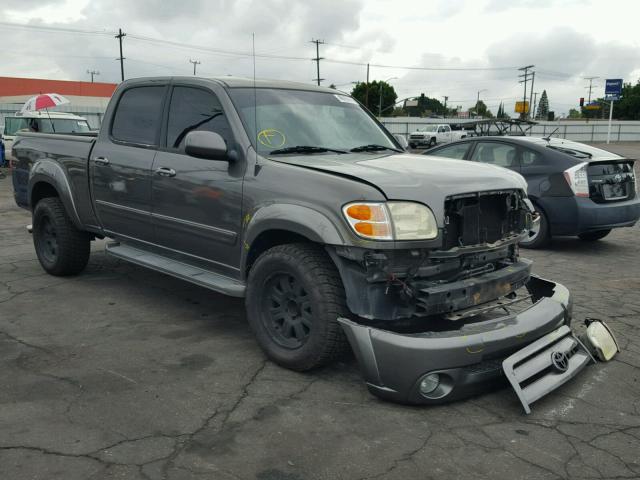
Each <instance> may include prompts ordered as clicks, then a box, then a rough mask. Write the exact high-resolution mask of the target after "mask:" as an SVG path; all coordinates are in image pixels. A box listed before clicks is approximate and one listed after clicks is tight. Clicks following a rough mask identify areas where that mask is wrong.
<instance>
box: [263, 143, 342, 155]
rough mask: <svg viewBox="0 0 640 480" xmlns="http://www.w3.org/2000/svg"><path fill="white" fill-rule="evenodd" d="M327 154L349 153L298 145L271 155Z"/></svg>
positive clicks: (273, 151) (273, 152)
mask: <svg viewBox="0 0 640 480" xmlns="http://www.w3.org/2000/svg"><path fill="white" fill-rule="evenodd" d="M325 152H333V153H347V152H345V151H344V150H336V149H335V148H327V147H312V146H309V145H296V146H295V147H286V148H278V149H277V150H271V151H270V152H269V155H280V154H285V153H307V154H311V153H325Z"/></svg>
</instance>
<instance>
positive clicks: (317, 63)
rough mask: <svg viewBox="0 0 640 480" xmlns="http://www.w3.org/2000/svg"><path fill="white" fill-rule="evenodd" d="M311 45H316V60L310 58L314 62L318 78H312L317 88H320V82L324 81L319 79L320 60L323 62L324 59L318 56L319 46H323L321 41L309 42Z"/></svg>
mask: <svg viewBox="0 0 640 480" xmlns="http://www.w3.org/2000/svg"><path fill="white" fill-rule="evenodd" d="M311 43H315V44H316V58H312V59H311V60H313V61H314V62H316V70H317V72H318V76H317V77H316V78H314V80H315V81H317V82H318V86H320V82H321V81H322V80H324V78H320V60H323V59H324V57H321V56H320V45H321V44H324V42H323V41H322V40H311Z"/></svg>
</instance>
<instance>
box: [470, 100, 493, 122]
mask: <svg viewBox="0 0 640 480" xmlns="http://www.w3.org/2000/svg"><path fill="white" fill-rule="evenodd" d="M476 108H477V111H476ZM469 113H471V114H473V115H476V116H479V117H483V118H493V113H491V110H489V109H488V108H487V105H486V104H485V103H484V102H483V101H482V100H480V101H478V104H477V106H476V107H473V108H470V109H469Z"/></svg>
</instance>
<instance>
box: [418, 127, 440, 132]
mask: <svg viewBox="0 0 640 480" xmlns="http://www.w3.org/2000/svg"><path fill="white" fill-rule="evenodd" d="M436 130H438V126H437V125H429V126H428V127H425V128H423V129H422V130H419V131H420V132H435V131H436Z"/></svg>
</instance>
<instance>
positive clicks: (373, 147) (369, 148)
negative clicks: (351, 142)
mask: <svg viewBox="0 0 640 480" xmlns="http://www.w3.org/2000/svg"><path fill="white" fill-rule="evenodd" d="M381 150H392V151H394V152H399V153H401V152H402V150H398V149H397V148H392V147H385V146H384V145H378V144H375V143H371V144H369V145H360V146H359V147H354V148H352V149H351V150H349V151H350V152H379V151H381Z"/></svg>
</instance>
